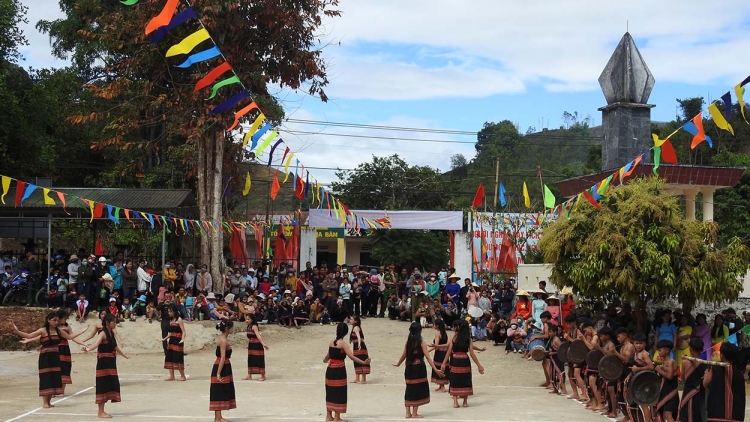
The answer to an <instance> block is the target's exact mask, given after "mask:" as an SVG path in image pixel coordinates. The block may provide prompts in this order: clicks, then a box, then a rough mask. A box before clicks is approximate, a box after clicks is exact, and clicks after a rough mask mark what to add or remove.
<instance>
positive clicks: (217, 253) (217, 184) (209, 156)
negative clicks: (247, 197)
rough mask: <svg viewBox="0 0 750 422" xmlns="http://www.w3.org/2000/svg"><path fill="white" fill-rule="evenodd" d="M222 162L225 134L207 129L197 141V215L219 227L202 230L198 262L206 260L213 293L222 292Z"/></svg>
mask: <svg viewBox="0 0 750 422" xmlns="http://www.w3.org/2000/svg"><path fill="white" fill-rule="evenodd" d="M223 165H224V137H223V135H221V134H217V133H215V132H209V133H207V134H205V136H204V137H203V138H202V139H201V140H200V141H199V145H198V169H197V170H198V171H197V173H198V209H199V213H200V219H201V220H205V221H209V222H211V221H215V222H217V223H218V224H219V228H218V229H217V228H214V227H212V228H210V229H208V230H205V235H204V236H201V259H202V261H201V265H203V264H206V265H207V266H208V270H209V272H210V273H211V278H212V279H213V281H214V286H213V290H214V292H215V293H223V292H224V285H223V283H224V276H223V274H222V271H223V269H224V268H223V267H224V265H223V263H224V248H223V245H224V242H223V236H222V232H221V222H222V220H223V218H222V213H221V210H222V207H221V200H222V195H221V188H222V177H221V176H222V168H223ZM204 229H205V227H204Z"/></svg>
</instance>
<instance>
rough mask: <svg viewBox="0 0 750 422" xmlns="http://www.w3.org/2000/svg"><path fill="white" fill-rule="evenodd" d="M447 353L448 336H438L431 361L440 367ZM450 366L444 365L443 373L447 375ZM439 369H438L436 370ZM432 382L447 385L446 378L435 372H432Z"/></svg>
mask: <svg viewBox="0 0 750 422" xmlns="http://www.w3.org/2000/svg"><path fill="white" fill-rule="evenodd" d="M447 352H448V334H445V335H442V334H441V335H440V340H439V343H438V344H436V345H435V355H434V357H433V358H432V360H433V361H434V362H435V366H438V365H440V364H441V363H442V362H443V360H444V359H445V354H446V353H447ZM449 367H450V366H448V365H446V367H445V368H443V372H445V374H448V368H449ZM438 369H440V368H438ZM431 379H432V382H433V383H435V384H437V385H448V376H447V375H443V376H442V377H441V376H440V375H438V374H436V373H435V371H432V377H431Z"/></svg>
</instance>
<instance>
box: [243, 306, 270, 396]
mask: <svg viewBox="0 0 750 422" xmlns="http://www.w3.org/2000/svg"><path fill="white" fill-rule="evenodd" d="M245 318H246V319H247V376H246V377H245V378H243V379H246V380H252V379H253V374H258V375H260V380H261V381H265V380H266V354H265V352H264V350H268V346H267V345H266V343H265V342H263V337H261V336H260V331H259V330H258V320H257V318H256V316H255V314H247V315H246V316H245Z"/></svg>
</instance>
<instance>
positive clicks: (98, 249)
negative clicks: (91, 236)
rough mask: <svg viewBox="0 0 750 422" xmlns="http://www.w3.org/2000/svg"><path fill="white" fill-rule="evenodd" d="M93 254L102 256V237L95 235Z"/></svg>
mask: <svg viewBox="0 0 750 422" xmlns="http://www.w3.org/2000/svg"><path fill="white" fill-rule="evenodd" d="M94 255H96V256H104V246H102V239H101V238H99V236H97V237H96V246H95V247H94Z"/></svg>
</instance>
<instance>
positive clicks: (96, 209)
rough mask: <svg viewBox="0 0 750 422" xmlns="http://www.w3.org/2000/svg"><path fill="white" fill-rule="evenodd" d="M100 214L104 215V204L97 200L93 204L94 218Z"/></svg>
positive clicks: (100, 216) (100, 215) (99, 216)
mask: <svg viewBox="0 0 750 422" xmlns="http://www.w3.org/2000/svg"><path fill="white" fill-rule="evenodd" d="M102 215H104V204H102V203H101V202H97V203H96V205H95V206H94V218H102ZM97 255H98V254H97Z"/></svg>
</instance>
